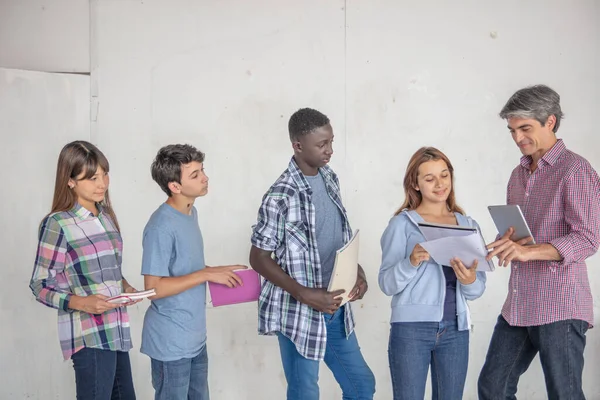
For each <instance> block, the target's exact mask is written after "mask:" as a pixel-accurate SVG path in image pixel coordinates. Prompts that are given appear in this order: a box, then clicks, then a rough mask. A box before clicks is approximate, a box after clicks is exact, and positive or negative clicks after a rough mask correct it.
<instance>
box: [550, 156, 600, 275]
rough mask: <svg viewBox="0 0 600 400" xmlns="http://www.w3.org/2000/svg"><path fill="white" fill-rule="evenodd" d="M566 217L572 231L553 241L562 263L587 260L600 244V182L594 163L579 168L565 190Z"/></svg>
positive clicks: (568, 180)
mask: <svg viewBox="0 0 600 400" xmlns="http://www.w3.org/2000/svg"><path fill="white" fill-rule="evenodd" d="M563 196H564V197H563V202H564V220H565V222H566V224H567V225H568V227H569V233H567V234H566V235H563V236H560V237H557V238H556V239H554V240H552V241H550V244H551V245H552V246H554V247H555V248H556V250H557V251H558V253H559V254H560V256H561V257H562V261H561V263H562V264H569V263H572V262H577V261H584V260H585V259H586V258H588V257H590V256H592V255H593V254H594V253H596V252H597V251H598V246H599V244H600V181H599V178H598V175H597V173H596V172H595V171H594V170H593V169H592V168H591V166H589V165H587V164H584V165H581V166H580V168H575V169H574V170H573V173H572V175H571V176H570V177H569V179H567V180H566V187H565V190H564V191H563Z"/></svg>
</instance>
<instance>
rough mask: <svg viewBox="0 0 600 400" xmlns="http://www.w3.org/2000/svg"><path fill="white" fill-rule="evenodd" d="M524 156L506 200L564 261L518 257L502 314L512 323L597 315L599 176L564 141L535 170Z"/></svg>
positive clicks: (586, 318) (533, 323)
mask: <svg viewBox="0 0 600 400" xmlns="http://www.w3.org/2000/svg"><path fill="white" fill-rule="evenodd" d="M531 162H532V159H531V157H529V156H524V157H522V158H521V163H520V165H518V166H517V167H516V168H515V169H514V170H513V172H512V174H511V176H510V180H509V182H508V192H507V203H508V204H518V205H519V206H521V209H522V210H523V214H524V216H525V219H526V220H527V224H528V225H529V227H530V229H531V233H532V234H533V237H534V239H535V241H536V243H550V244H551V245H553V246H554V247H555V248H556V249H557V250H558V252H559V253H560V255H561V256H562V258H563V259H562V261H528V262H519V261H513V262H512V268H511V273H510V281H509V284H508V296H507V298H506V302H505V303H504V306H503V307H502V316H503V317H504V319H506V321H508V323H509V324H510V325H512V326H536V325H544V324H549V323H552V322H556V321H561V320H566V319H580V320H584V321H587V322H588V323H589V324H590V325H591V324H592V323H593V320H594V315H593V314H594V313H593V300H592V293H591V290H590V284H589V281H588V274H587V267H586V264H585V260H586V258H588V257H590V256H591V255H593V254H594V253H595V252H596V251H597V250H598V245H599V243H600V231H599V228H600V180H599V178H598V174H597V173H596V171H594V169H593V168H592V166H591V165H590V163H589V162H588V161H587V160H586V159H584V158H583V157H581V156H579V155H577V154H575V153H573V152H572V151H569V150H567V148H566V147H565V145H564V143H563V141H562V140H558V141H557V143H556V144H555V145H554V146H553V147H552V148H551V149H550V150H549V151H548V152H547V153H546V154H545V155H544V156H543V157H542V158H541V160H540V161H539V162H538V167H537V169H536V170H535V172H533V173H530V166H531Z"/></svg>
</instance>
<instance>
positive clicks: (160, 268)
mask: <svg viewBox="0 0 600 400" xmlns="http://www.w3.org/2000/svg"><path fill="white" fill-rule="evenodd" d="M174 243H175V238H174V237H173V236H172V235H171V234H169V233H168V232H165V231H162V230H161V229H159V228H156V227H150V228H147V229H146V230H145V231H144V238H143V240H142V246H143V254H142V275H144V288H145V289H146V290H149V289H154V290H155V291H156V296H153V297H151V298H150V299H151V300H157V299H162V298H163V297H168V296H173V295H176V294H179V293H181V292H184V291H186V290H188V289H191V288H193V287H194V286H197V285H200V284H203V283H204V282H215V283H221V284H224V285H227V286H229V287H234V286H237V285H240V284H241V282H242V281H241V279H240V277H239V276H237V275H236V274H235V273H234V272H233V271H234V270H236V269H244V268H245V267H243V266H240V265H230V266H225V267H212V268H211V267H206V268H204V269H201V270H199V271H195V272H192V273H191V274H187V275H181V276H171V272H170V270H169V267H170V265H171V257H172V255H173V246H174Z"/></svg>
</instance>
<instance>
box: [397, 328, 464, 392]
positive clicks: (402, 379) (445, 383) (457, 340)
mask: <svg viewBox="0 0 600 400" xmlns="http://www.w3.org/2000/svg"><path fill="white" fill-rule="evenodd" d="M391 325H392V326H391V329H390V341H389V348H388V355H389V362H390V372H391V375H392V388H393V393H394V400H423V398H424V397H425V384H426V382H427V373H428V372H429V367H431V386H432V399H434V400H442V399H443V400H460V399H462V395H463V390H464V386H465V379H466V376H467V367H468V364H469V331H468V330H466V331H459V330H458V326H457V323H456V321H442V322H394V323H392V324H391Z"/></svg>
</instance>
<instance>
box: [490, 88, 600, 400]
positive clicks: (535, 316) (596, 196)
mask: <svg viewBox="0 0 600 400" xmlns="http://www.w3.org/2000/svg"><path fill="white" fill-rule="evenodd" d="M562 115H563V114H562V110H561V107H560V96H559V95H558V93H556V92H555V91H554V90H552V89H551V88H549V87H548V86H544V85H537V86H532V87H528V88H525V89H521V90H519V91H517V92H516V93H515V94H514V95H513V96H512V97H511V98H510V99H509V100H508V102H507V103H506V105H505V106H504V108H503V109H502V111H501V112H500V117H501V118H503V119H506V120H507V121H508V129H509V130H510V132H511V134H512V138H513V140H514V141H515V143H516V144H517V146H519V149H520V150H521V153H522V154H523V156H522V157H521V162H520V164H519V165H517V167H516V168H515V169H514V170H513V172H512V175H511V177H510V180H509V182H508V190H507V196H506V200H507V204H518V205H519V206H520V207H521V209H522V210H523V214H524V216H525V219H526V220H527V223H528V225H529V227H530V229H531V232H532V235H533V238H534V239H535V242H536V244H529V245H527V243H528V242H529V240H527V239H525V240H521V241H517V242H515V241H512V240H511V235H512V233H513V231H512V228H511V229H509V230H508V231H507V232H505V233H504V235H503V236H502V237H501V238H500V239H499V240H497V241H495V242H493V243H491V244H489V245H488V249H490V250H491V251H490V254H489V256H488V257H489V258H492V257H494V256H496V257H498V265H501V266H505V267H506V266H508V265H509V264H511V266H512V268H511V273H510V281H509V287H508V296H507V298H506V302H505V303H504V306H503V307H502V314H501V315H500V316H499V317H498V321H497V323H496V327H495V328H494V334H493V335H492V339H491V342H490V347H489V349H488V354H487V357H486V360H485V364H484V366H483V369H482V371H481V375H480V376H479V385H478V386H479V398H480V399H515V398H516V397H515V394H516V393H517V384H518V382H519V377H520V376H521V375H522V374H523V373H524V372H525V371H526V370H527V368H529V365H530V364H531V362H532V361H533V359H534V358H535V356H536V355H537V354H538V353H539V355H540V361H541V364H542V369H543V371H544V376H545V381H546V390H547V392H548V398H549V399H584V398H585V396H584V394H583V389H582V384H581V378H582V374H583V350H584V348H585V334H586V331H587V330H588V328H589V327H590V325H591V324H592V323H593V319H594V318H593V299H592V294H591V291H590V284H589V281H588V275H587V267H586V264H585V260H586V259H587V258H588V257H590V256H591V255H592V254H594V253H595V252H596V251H597V250H598V246H599V243H600V232H599V226H600V180H599V178H598V175H597V173H596V171H594V169H593V168H592V167H591V165H590V163H589V162H588V161H587V160H586V159H584V158H583V157H581V156H579V155H577V154H575V153H573V152H572V151H570V150H567V148H566V147H565V144H564V143H563V141H562V140H561V139H557V138H556V131H557V130H558V127H559V125H560V119H561V118H562Z"/></svg>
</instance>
